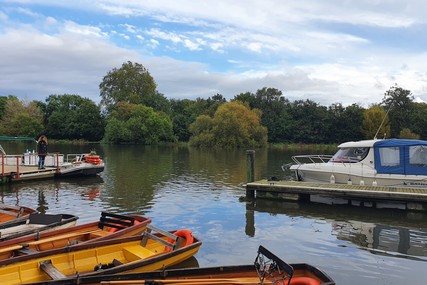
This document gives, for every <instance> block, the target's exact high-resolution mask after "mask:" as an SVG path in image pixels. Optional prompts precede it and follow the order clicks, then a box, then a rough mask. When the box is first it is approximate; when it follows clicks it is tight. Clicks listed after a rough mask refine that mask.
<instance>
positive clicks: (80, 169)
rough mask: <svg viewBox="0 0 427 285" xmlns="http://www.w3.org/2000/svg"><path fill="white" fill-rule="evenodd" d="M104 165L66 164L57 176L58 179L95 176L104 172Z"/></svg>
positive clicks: (61, 167)
mask: <svg viewBox="0 0 427 285" xmlns="http://www.w3.org/2000/svg"><path fill="white" fill-rule="evenodd" d="M104 168H105V166H104V163H101V164H97V165H95V164H91V163H82V164H78V165H77V164H64V165H61V166H60V168H59V172H58V173H57V174H56V176H58V177H73V176H93V175H97V174H99V173H101V172H102V171H104Z"/></svg>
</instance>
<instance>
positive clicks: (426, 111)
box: [410, 102, 427, 140]
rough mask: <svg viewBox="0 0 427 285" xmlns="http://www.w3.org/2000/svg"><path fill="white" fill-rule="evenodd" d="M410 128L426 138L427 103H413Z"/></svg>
mask: <svg viewBox="0 0 427 285" xmlns="http://www.w3.org/2000/svg"><path fill="white" fill-rule="evenodd" d="M410 121H411V130H412V131H413V132H415V133H417V134H419V135H420V138H421V139H424V140H425V139H427V128H426V126H427V104H426V103H415V102H414V111H413V112H412V113H411V115H410Z"/></svg>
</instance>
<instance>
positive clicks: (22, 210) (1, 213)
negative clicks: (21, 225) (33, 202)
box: [0, 204, 37, 225]
mask: <svg viewBox="0 0 427 285" xmlns="http://www.w3.org/2000/svg"><path fill="white" fill-rule="evenodd" d="M36 212H37V211H36V210H34V209H31V208H28V207H23V206H14V205H7V204H0V224H1V225H6V224H7V223H10V222H16V221H22V220H26V219H28V216H29V215H30V214H31V213H36Z"/></svg>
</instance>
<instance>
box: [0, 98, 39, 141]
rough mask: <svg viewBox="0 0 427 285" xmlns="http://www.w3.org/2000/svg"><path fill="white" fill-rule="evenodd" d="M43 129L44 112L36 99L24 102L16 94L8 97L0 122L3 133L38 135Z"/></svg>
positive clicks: (0, 130)
mask: <svg viewBox="0 0 427 285" xmlns="http://www.w3.org/2000/svg"><path fill="white" fill-rule="evenodd" d="M43 130H44V129H43V114H42V111H41V110H40V108H39V107H38V105H37V103H36V102H35V101H31V102H30V103H24V102H22V101H20V100H19V99H18V98H17V97H15V96H9V97H8V98H7V100H6V102H5V104H4V111H3V116H2V118H1V123H0V133H1V134H3V135H8V136H28V137H37V136H39V135H40V134H41V133H42V132H43Z"/></svg>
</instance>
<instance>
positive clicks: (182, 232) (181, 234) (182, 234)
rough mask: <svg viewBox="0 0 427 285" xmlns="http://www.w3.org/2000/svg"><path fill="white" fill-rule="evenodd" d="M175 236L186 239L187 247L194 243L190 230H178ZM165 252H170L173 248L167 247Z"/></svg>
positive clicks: (171, 241)
mask: <svg viewBox="0 0 427 285" xmlns="http://www.w3.org/2000/svg"><path fill="white" fill-rule="evenodd" d="M173 234H174V235H176V236H178V237H180V238H184V239H185V246H187V245H190V244H192V243H193V242H194V237H193V233H192V232H191V231H190V230H187V229H182V230H178V231H176V232H174V233H173ZM168 242H169V243H173V242H174V240H173V239H168ZM165 251H167V252H169V251H171V248H170V247H168V246H166V247H165Z"/></svg>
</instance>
